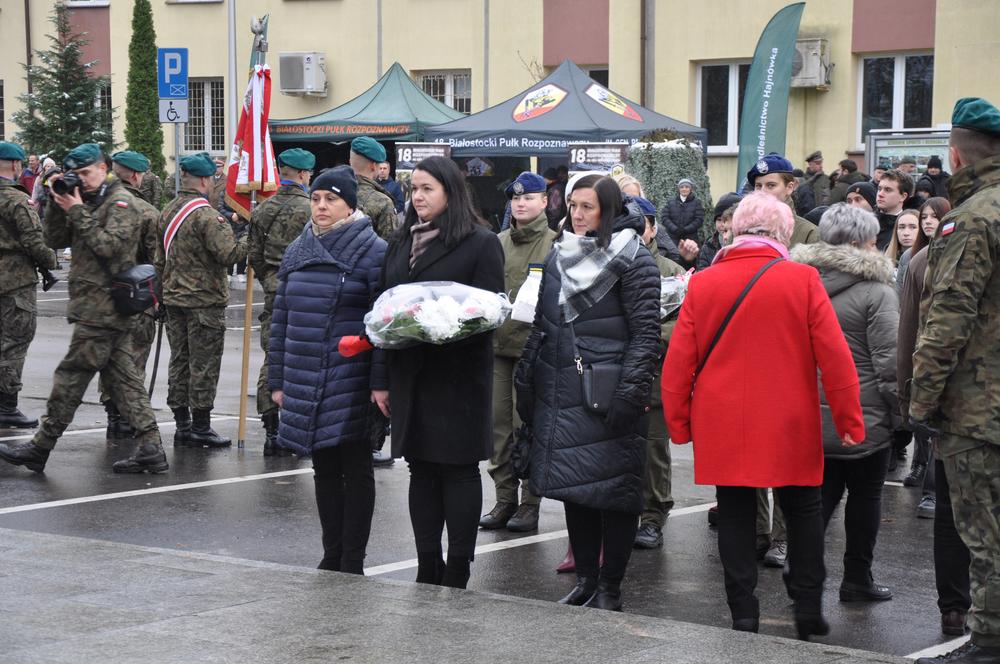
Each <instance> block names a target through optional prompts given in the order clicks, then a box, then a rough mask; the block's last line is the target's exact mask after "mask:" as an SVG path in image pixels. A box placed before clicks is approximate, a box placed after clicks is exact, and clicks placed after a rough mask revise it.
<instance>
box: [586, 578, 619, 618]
mask: <svg viewBox="0 0 1000 664" xmlns="http://www.w3.org/2000/svg"><path fill="white" fill-rule="evenodd" d="M584 606H586V607H587V608H590V609H604V610H605V611H621V610H622V582H621V581H609V580H607V579H601V580H599V581H598V582H597V590H596V591H595V592H594V594H593V596H592V597H591V598H590V599H589V600H587V601H586V602H585V603H584Z"/></svg>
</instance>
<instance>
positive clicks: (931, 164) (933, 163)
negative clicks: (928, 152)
mask: <svg viewBox="0 0 1000 664" xmlns="http://www.w3.org/2000/svg"><path fill="white" fill-rule="evenodd" d="M942 167H943V164H942V163H941V157H939V156H937V155H934V156H932V157H931V158H930V159H928V160H927V168H942Z"/></svg>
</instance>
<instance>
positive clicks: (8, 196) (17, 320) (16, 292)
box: [0, 178, 57, 395]
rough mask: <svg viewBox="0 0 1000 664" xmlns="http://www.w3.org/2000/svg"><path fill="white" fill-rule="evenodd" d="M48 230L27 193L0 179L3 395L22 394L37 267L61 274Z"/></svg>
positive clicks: (0, 371) (0, 386) (32, 329)
mask: <svg viewBox="0 0 1000 664" xmlns="http://www.w3.org/2000/svg"><path fill="white" fill-rule="evenodd" d="M56 264H57V263H56V254H55V252H54V251H52V250H51V249H49V248H48V247H46V246H45V241H44V239H43V237H42V224H41V222H39V220H38V215H37V214H35V211H34V210H33V209H32V207H31V206H30V205H29V204H28V195H27V194H26V193H25V192H24V190H23V189H21V187H19V186H18V185H16V184H14V182H13V181H11V180H8V179H6V178H0V393H2V394H6V395H16V394H17V393H18V392H20V391H21V371H22V369H24V358H25V357H26V356H27V354H28V346H29V345H30V344H31V340H32V339H34V337H35V317H36V315H37V307H36V303H35V287H36V285H37V284H38V273H37V272H36V271H35V266H41V267H46V268H49V269H55V267H56Z"/></svg>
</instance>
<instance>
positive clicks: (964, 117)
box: [951, 97, 1000, 134]
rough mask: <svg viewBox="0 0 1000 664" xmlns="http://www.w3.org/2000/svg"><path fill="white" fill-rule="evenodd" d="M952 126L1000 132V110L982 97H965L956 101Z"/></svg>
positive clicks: (987, 132) (989, 132) (952, 115)
mask: <svg viewBox="0 0 1000 664" xmlns="http://www.w3.org/2000/svg"><path fill="white" fill-rule="evenodd" d="M951 126H953V127H963V128H965V129H972V130H974V131H981V132H983V133H986V134H1000V110H998V109H997V107H996V106H994V105H993V104H991V103H990V102H988V101H986V100H985V99H983V98H982V97H963V98H962V99H959V100H958V101H956V102H955V110H954V111H952V114H951Z"/></svg>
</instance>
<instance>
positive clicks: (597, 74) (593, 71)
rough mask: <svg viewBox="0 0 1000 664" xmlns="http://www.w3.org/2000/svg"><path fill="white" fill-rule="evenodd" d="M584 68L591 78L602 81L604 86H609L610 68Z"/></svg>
mask: <svg viewBox="0 0 1000 664" xmlns="http://www.w3.org/2000/svg"><path fill="white" fill-rule="evenodd" d="M583 70H584V71H585V72H587V76H589V77H590V78H591V79H593V80H594V81H596V82H598V83H600V84H601V85H603V86H604V87H608V68H607V67H606V66H600V67H584V68H583Z"/></svg>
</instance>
